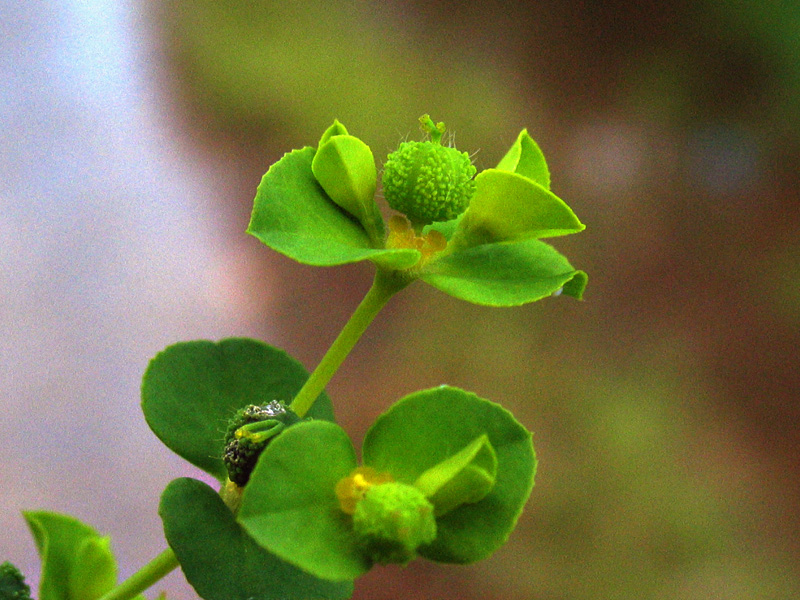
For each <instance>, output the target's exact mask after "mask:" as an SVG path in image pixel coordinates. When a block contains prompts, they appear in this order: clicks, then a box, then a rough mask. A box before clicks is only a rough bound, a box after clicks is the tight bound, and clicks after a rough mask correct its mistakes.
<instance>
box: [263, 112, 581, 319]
mask: <svg viewBox="0 0 800 600" xmlns="http://www.w3.org/2000/svg"><path fill="white" fill-rule="evenodd" d="M423 123H427V125H426V128H427V131H428V132H429V133H430V134H431V138H432V141H429V142H404V143H402V144H401V145H400V148H399V149H398V150H397V151H395V152H394V153H392V154H391V155H390V157H389V160H387V162H386V164H385V166H384V173H383V192H384V195H385V197H386V200H387V201H388V203H389V204H390V206H392V207H394V208H396V209H397V210H399V211H401V212H404V213H406V214H407V215H408V217H409V219H410V220H411V224H410V226H405V225H403V224H402V219H400V221H394V220H393V221H392V222H391V223H390V224H389V227H388V235H386V234H385V231H386V230H387V228H386V227H385V226H384V224H383V222H382V220H381V218H380V214H379V212H378V210H377V207H376V205H375V201H374V199H373V194H374V189H375V188H374V183H375V175H374V161H373V159H372V153H371V152H370V151H369V148H368V147H367V146H366V145H365V144H364V143H363V142H361V141H360V140H358V139H357V138H355V137H354V136H352V135H350V134H349V133H348V132H347V130H346V129H345V127H344V126H343V125H341V123H339V122H338V121H336V122H334V124H333V125H332V126H331V127H330V128H329V129H328V130H327V131H326V132H325V134H324V135H323V136H322V138H321V140H320V146H319V149H318V150H316V151H315V150H314V149H312V148H305V149H303V150H295V151H294V152H292V153H290V154H287V155H286V156H284V157H283V158H282V159H281V160H280V161H278V162H277V163H276V164H274V165H273V166H272V167H271V168H270V170H269V171H268V172H267V174H266V175H265V176H264V178H263V180H262V182H261V185H260V186H259V188H258V193H257V194H256V198H255V201H254V205H253V214H252V217H251V220H250V226H249V228H248V232H249V233H251V234H253V235H254V236H256V237H257V238H258V239H259V240H261V241H262V242H264V243H265V244H266V245H268V246H270V247H271V248H273V249H274V250H277V251H278V252H281V253H283V254H286V255H287V256H289V257H291V258H293V259H295V260H297V261H299V262H303V263H306V264H311V265H319V266H332V265H338V264H344V263H349V262H356V261H361V260H371V261H372V262H374V263H375V264H376V266H377V267H378V269H380V270H383V271H386V272H389V273H396V274H397V276H398V278H400V279H402V280H403V281H405V282H406V284H407V283H408V282H410V281H413V280H415V279H421V280H422V281H425V282H427V283H429V284H431V285H433V286H434V287H436V288H437V289H439V290H441V291H443V292H445V293H447V294H450V295H452V296H455V297H457V298H461V299H462V300H467V301H468V302H474V303H476V304H484V305H488V306H516V305H520V304H525V303H528V302H533V301H535V300H539V299H542V298H545V297H548V296H551V295H553V294H556V293H562V292H563V294H564V295H567V296H572V297H575V298H579V299H580V298H582V297H583V291H584V288H585V287H586V279H587V278H586V274H585V273H583V272H582V271H578V270H576V269H574V268H573V267H572V265H570V263H569V261H568V260H567V259H566V258H564V257H563V256H562V255H561V254H560V253H558V252H557V251H556V250H555V249H554V248H553V247H552V246H550V245H548V244H546V243H544V242H542V241H540V238H546V237H555V236H561V235H566V234H569V233H575V232H579V231H581V230H583V229H584V225H583V224H582V223H581V222H580V220H578V218H577V217H576V216H575V214H574V213H573V212H572V210H571V209H570V208H569V207H568V206H567V205H566V204H565V203H564V202H563V201H562V200H561V199H560V198H558V197H557V196H556V195H555V194H553V193H552V192H551V191H550V173H549V170H548V168H547V163H546V162H545V159H544V155H543V154H542V152H541V150H540V148H539V146H538V145H537V144H536V142H534V141H533V139H531V137H530V136H529V135H528V133H527V131H525V130H523V131H522V132H521V133H520V135H519V136H518V137H517V139H516V141H515V142H514V144H513V145H512V147H511V148H510V149H509V151H508V152H507V153H506V155H505V156H504V157H503V159H502V160H501V161H500V162H499V164H498V165H497V168H494V169H487V170H485V171H483V172H481V173H479V174H478V175H477V177H475V178H474V179H472V177H473V175H474V172H475V171H474V167H472V165H471V164H469V157H468V156H467V155H466V153H461V152H458V151H457V150H455V149H453V148H447V147H444V146H442V145H441V144H440V143H439V138H440V137H441V131H443V127H444V126H443V125H442V124H439V125H438V126H433V125H432V121H430V119H429V118H428V119H427V121H424V120H423ZM470 198H471V199H470ZM462 211H463V212H462ZM443 219H444V220H443ZM426 223H431V224H430V225H428V226H427V227H425V228H422V227H423V225H424V224H426Z"/></svg>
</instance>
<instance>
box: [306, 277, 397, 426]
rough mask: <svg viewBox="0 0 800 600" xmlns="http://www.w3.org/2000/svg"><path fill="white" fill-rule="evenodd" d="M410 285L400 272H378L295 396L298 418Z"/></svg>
mask: <svg viewBox="0 0 800 600" xmlns="http://www.w3.org/2000/svg"><path fill="white" fill-rule="evenodd" d="M409 283H410V280H409V279H407V278H403V277H401V276H400V275H399V273H398V272H396V271H384V270H382V269H380V268H379V269H378V270H377V272H376V273H375V280H374V281H373V282H372V287H371V288H370V289H369V291H368V292H367V295H366V296H364V299H363V300H362V301H361V304H359V305H358V308H356V310H355V312H354V313H353V316H351V317H350V320H349V321H348V322H347V324H346V325H345V326H344V328H343V329H342V331H341V333H339V336H338V337H337V338H336V339H335V340H334V342H333V344H331V347H330V348H329V349H328V351H327V352H326V353H325V356H323V357H322V360H321V361H320V362H319V365H317V368H316V369H314V372H313V373H311V376H310V377H309V378H308V380H307V381H306V383H305V385H303V387H302V388H301V389H300V391H299V392H298V393H297V396H295V399H294V401H293V402H292V404H291V409H292V410H293V411H294V412H295V413H297V415H298V416H300V417H302V416H304V415H305V414H306V413H307V412H308V410H309V409H310V408H311V406H312V405H313V404H314V401H315V400H316V399H317V397H318V396H319V395H320V394H321V393H322V390H324V389H325V386H326V385H328V382H329V381H330V379H331V377H333V375H334V373H336V371H337V370H338V369H339V366H340V365H341V364H342V362H343V361H344V359H345V358H347V355H348V354H350V351H351V350H352V349H353V347H354V346H355V345H356V342H358V340H359V338H361V334H363V333H364V331H365V330H366V329H367V327H368V326H369V324H370V323H371V322H372V320H373V319H374V318H375V316H376V315H377V314H378V313H379V312H380V310H381V309H382V308H383V307H384V306H385V305H386V303H387V302H388V301H389V299H390V298H391V297H392V296H394V295H395V294H396V293H397V292H399V291H400V290H401V289H403V288H404V287H405V286H406V285H408V284H409Z"/></svg>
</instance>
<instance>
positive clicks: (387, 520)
mask: <svg viewBox="0 0 800 600" xmlns="http://www.w3.org/2000/svg"><path fill="white" fill-rule="evenodd" d="M353 529H354V530H355V533H356V535H357V536H358V538H359V543H360V544H361V546H362V547H363V548H364V551H365V552H366V554H367V556H369V558H370V559H371V560H372V561H373V562H377V563H380V564H388V563H399V564H406V563H408V562H409V561H410V560H412V559H413V558H415V557H416V556H417V548H418V547H419V546H422V545H424V544H429V543H431V542H432V541H433V540H434V539H435V538H436V521H435V520H434V517H433V505H432V504H431V503H430V502H428V500H427V499H426V498H425V496H424V495H423V494H422V492H420V491H419V490H418V489H417V488H415V487H414V486H411V485H407V484H405V483H400V482H389V483H383V484H380V485H375V486H372V487H370V488H369V489H368V490H367V491H366V492H365V493H364V497H363V498H362V499H361V500H360V501H359V502H358V503H357V504H356V507H355V512H354V513H353Z"/></svg>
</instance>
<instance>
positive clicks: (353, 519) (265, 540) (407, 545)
mask: <svg viewBox="0 0 800 600" xmlns="http://www.w3.org/2000/svg"><path fill="white" fill-rule="evenodd" d="M362 453H363V459H364V464H365V465H366V466H367V467H372V468H374V469H375V470H377V471H378V472H386V473H388V475H389V476H391V478H392V479H393V480H394V481H395V482H396V483H379V484H377V485H375V486H373V487H369V488H368V489H367V490H366V491H365V492H364V493H363V498H361V499H360V500H358V502H357V503H356V505H355V511H354V514H353V515H352V516H351V515H350V514H348V513H346V512H345V511H344V510H343V509H342V504H341V503H340V500H341V499H340V498H339V497H337V493H336V489H337V484H338V483H339V482H341V481H342V480H343V479H345V478H348V477H353V473H354V470H355V469H356V466H357V463H356V458H355V451H354V450H353V446H352V443H351V442H350V439H349V438H348V437H347V434H346V433H345V432H344V431H343V430H342V429H341V428H339V427H338V426H337V425H334V424H333V423H326V422H322V421H314V422H308V423H300V424H298V425H295V426H293V427H291V428H290V429H287V430H286V431H285V432H284V433H283V434H282V435H281V436H280V437H278V438H277V439H276V440H275V441H274V442H273V443H271V444H270V445H269V446H268V447H267V448H266V449H265V450H264V452H263V453H262V455H261V458H260V459H259V461H258V465H257V466H256V468H255V470H254V471H253V473H252V475H251V478H250V483H249V484H248V486H247V487H246V488H245V491H244V495H243V498H242V504H241V509H240V511H239V517H238V520H239V522H240V523H241V524H242V526H243V527H244V528H245V530H247V532H248V534H249V535H250V536H251V537H252V538H253V539H254V540H255V541H256V543H258V544H259V545H261V546H262V547H264V548H266V549H267V550H269V551H270V552H272V553H274V554H275V555H277V556H279V557H280V558H282V559H283V560H286V561H287V562H290V563H292V564H294V565H296V566H298V567H299V568H301V569H303V570H305V571H307V572H309V573H311V574H313V575H315V576H317V577H320V578H323V579H331V580H346V579H352V578H354V577H358V576H359V575H362V574H363V573H365V572H366V571H367V570H368V569H369V568H370V567H371V566H372V564H373V563H374V562H386V561H394V562H400V563H405V562H407V561H408V560H409V559H410V558H412V557H413V556H414V554H416V553H418V554H420V555H422V556H424V557H426V558H430V559H432V560H437V561H441V562H451V563H469V562H474V561H476V560H480V559H482V558H485V557H487V556H489V555H490V554H491V553H492V552H494V551H495V550H496V549H497V548H498V547H500V546H501V545H502V544H503V543H504V542H505V540H506V539H507V537H508V535H509V534H510V533H511V531H512V530H513V528H514V526H515V524H516V521H517V519H518V517H519V515H520V513H521V511H522V507H523V505H524V504H525V501H526V500H527V498H528V495H529V494H530V491H531V488H532V486H533V476H534V472H535V470H536V458H535V455H534V451H533V445H532V443H531V434H530V433H529V432H528V431H526V430H525V428H524V427H522V426H521V425H520V424H519V423H518V422H517V421H516V420H515V419H514V417H513V416H512V415H511V414H510V413H509V412H508V411H506V410H504V409H503V408H501V407H500V406H499V405H497V404H494V403H492V402H489V401H487V400H483V399H481V398H478V397H477V396H475V395H474V394H470V393H468V392H465V391H463V390H460V389H457V388H451V387H440V388H435V389H432V390H427V391H423V392H418V393H416V394H411V395H410V396H407V397H406V398H404V399H403V400H400V401H399V402H398V403H396V404H395V405H394V406H393V407H392V408H391V409H389V411H388V412H386V413H384V414H383V415H381V416H380V417H379V418H378V419H377V420H376V421H375V423H374V424H373V426H372V427H371V428H370V430H369V431H368V433H367V436H366V438H365V439H364V447H363V450H362ZM355 473H358V471H355ZM345 487H347V486H345ZM408 488H412V489H413V490H414V491H412V492H409V491H408ZM363 503H366V504H363ZM420 511H421V512H420ZM429 513H432V516H433V518H434V520H435V521H434V522H435V527H434V524H433V523H432V522H431V521H430V520H429V517H430V516H431V514H429ZM426 515H428V516H426ZM398 519H399V521H400V522H401V523H402V524H404V525H405V526H406V528H405V529H404V531H403V532H402V534H401V533H399V531H400V529H403V527H399V528H398V522H397V520H398ZM434 535H435V537H434Z"/></svg>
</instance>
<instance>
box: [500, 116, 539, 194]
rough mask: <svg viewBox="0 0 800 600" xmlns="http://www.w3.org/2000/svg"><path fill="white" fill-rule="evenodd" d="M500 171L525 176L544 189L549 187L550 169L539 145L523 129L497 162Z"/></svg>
mask: <svg viewBox="0 0 800 600" xmlns="http://www.w3.org/2000/svg"><path fill="white" fill-rule="evenodd" d="M497 168H498V169H499V170H500V171H510V172H511V173H516V174H517V175H522V176H523V177H527V178H528V179H530V180H531V181H534V182H535V183H538V184H539V185H540V186H542V187H543V188H544V189H546V190H549V189H550V170H549V169H548V168H547V162H546V161H545V159H544V154H543V153H542V151H541V149H540V148H539V145H538V144H537V143H536V142H534V141H533V138H532V137H531V136H530V135H528V130H527V129H523V130H522V131H521V132H520V134H519V136H518V137H517V140H516V141H515V142H514V145H513V146H511V148H510V149H509V151H508V152H507V153H506V155H505V156H504V157H503V159H502V160H501V161H500V162H499V163H498V165H497Z"/></svg>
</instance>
